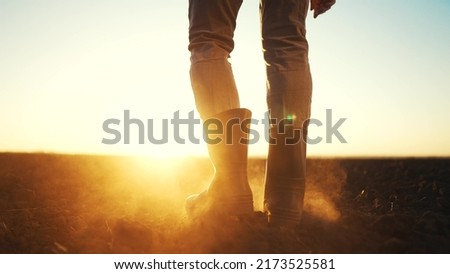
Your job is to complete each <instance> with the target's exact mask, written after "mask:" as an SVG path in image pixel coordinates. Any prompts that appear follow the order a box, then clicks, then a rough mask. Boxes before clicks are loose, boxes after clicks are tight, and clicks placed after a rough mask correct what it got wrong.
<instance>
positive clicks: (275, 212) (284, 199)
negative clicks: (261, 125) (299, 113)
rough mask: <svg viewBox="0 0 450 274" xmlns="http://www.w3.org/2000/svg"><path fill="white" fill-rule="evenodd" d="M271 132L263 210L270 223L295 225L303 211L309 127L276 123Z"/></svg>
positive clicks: (274, 224) (279, 225)
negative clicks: (281, 128) (281, 126)
mask: <svg viewBox="0 0 450 274" xmlns="http://www.w3.org/2000/svg"><path fill="white" fill-rule="evenodd" d="M280 131H281V132H280ZM270 136H271V140H270V143H269V153H268V158H267V164H266V165H267V166H266V182H265V193H264V210H265V212H266V214H267V216H268V222H269V225H270V226H272V227H287V228H292V227H294V226H296V225H297V224H298V223H299V222H300V220H301V217H302V212H303V200H304V195H305V174H306V142H305V141H304V139H306V138H305V137H304V136H306V130H303V129H301V128H296V129H294V128H293V127H292V126H290V127H289V126H284V130H280V129H277V128H275V127H274V128H272V129H271V130H270Z"/></svg>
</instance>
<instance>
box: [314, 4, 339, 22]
mask: <svg viewBox="0 0 450 274" xmlns="http://www.w3.org/2000/svg"><path fill="white" fill-rule="evenodd" d="M335 3H336V0H311V8H310V10H313V11H314V18H317V16H319V15H321V14H322V13H325V12H326V11H327V10H329V9H330V8H331V7H332V6H333V5H334V4H335Z"/></svg>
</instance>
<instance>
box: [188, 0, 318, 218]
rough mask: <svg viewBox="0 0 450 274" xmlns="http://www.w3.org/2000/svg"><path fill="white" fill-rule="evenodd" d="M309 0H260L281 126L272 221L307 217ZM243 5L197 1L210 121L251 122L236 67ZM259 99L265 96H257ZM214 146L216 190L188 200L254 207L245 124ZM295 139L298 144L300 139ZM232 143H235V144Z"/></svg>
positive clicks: (192, 28) (202, 103)
mask: <svg viewBox="0 0 450 274" xmlns="http://www.w3.org/2000/svg"><path fill="white" fill-rule="evenodd" d="M308 3H309V0H260V14H261V32H262V33H261V34H262V45H263V50H264V59H265V61H266V71H267V104H268V108H269V113H270V118H271V119H272V121H273V123H274V125H273V126H272V127H271V129H270V136H271V137H272V141H271V142H270V144H269V154H268V158H267V168H266V181H265V184H266V185H265V195H264V208H265V211H266V212H267V214H268V216H269V222H271V223H278V222H279V223H297V222H298V221H299V220H300V217H301V212H302V206H303V196H304V188H305V172H306V171H305V159H306V143H305V141H304V140H305V139H306V138H305V136H306V128H307V123H306V122H305V121H307V120H308V119H309V116H310V106H311V92H312V83H311V74H310V69H309V62H308V43H307V40H306V38H305V33H306V30H305V20H306V14H307V12H308ZM241 4H242V0H190V1H189V23H190V25H189V50H190V52H191V70H190V75H191V83H192V88H193V91H194V96H195V101H196V106H197V110H198V111H199V113H200V116H201V117H202V119H203V120H204V121H205V120H208V119H211V118H214V119H216V120H219V121H221V122H222V123H223V125H225V124H227V121H229V120H232V119H238V121H240V122H243V121H244V120H245V119H248V118H249V117H250V112H249V111H248V110H245V109H241V108H240V103H239V95H238V92H237V88H236V84H235V81H234V77H233V73H232V69H231V65H230V63H229V62H228V58H229V56H230V53H231V52H232V50H233V48H234V42H233V35H234V30H235V28H236V18H237V15H238V11H239V8H240V6H241ZM256 96H257V95H256ZM224 128H225V129H224V130H223V131H222V132H221V134H218V135H217V136H219V137H223V138H220V139H221V140H226V141H228V142H221V143H218V144H208V149H209V153H210V157H211V160H212V162H213V164H214V167H215V170H216V173H215V177H214V179H213V181H212V183H211V185H210V187H209V189H208V190H207V191H206V192H204V193H202V194H201V195H198V196H194V197H191V198H190V199H189V200H188V203H187V206H188V210H190V209H192V208H194V207H196V206H198V205H199V204H207V205H208V207H212V208H213V209H214V208H221V209H222V210H224V211H225V212H226V213H229V214H243V213H248V212H251V211H252V210H253V204H252V198H251V197H252V196H251V190H250V187H249V186H248V180H247V173H246V169H247V165H246V163H247V145H246V144H245V142H239V141H238V140H241V138H242V137H244V138H245V136H246V135H247V134H248V128H246V127H245V126H239V127H237V129H236V127H234V130H231V129H232V128H231V127H230V128H228V127H226V126H224ZM292 140H295V141H294V142H292ZM229 141H232V142H231V144H230V142H229Z"/></svg>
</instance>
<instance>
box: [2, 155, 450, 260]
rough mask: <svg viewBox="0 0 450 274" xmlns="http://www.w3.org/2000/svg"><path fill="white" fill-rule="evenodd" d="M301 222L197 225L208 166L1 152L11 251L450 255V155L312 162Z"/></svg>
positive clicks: (260, 171)
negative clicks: (195, 204) (191, 208)
mask: <svg viewBox="0 0 450 274" xmlns="http://www.w3.org/2000/svg"><path fill="white" fill-rule="evenodd" d="M307 166H308V176H307V193H306V198H305V212H304V216H303V219H302V222H301V223H300V225H299V226H298V227H296V228H295V229H293V230H277V229H272V228H270V227H268V226H267V224H266V217H265V216H264V214H263V213H262V212H261V209H262V196H263V185H264V167H265V160H264V159H251V160H250V162H249V166H248V171H249V179H250V183H251V187H252V190H253V193H254V200H255V213H254V214H253V215H252V216H248V217H245V218H240V219H237V218H223V219H215V220H213V219H211V220H204V219H196V220H192V219H189V218H187V216H186V213H185V210H184V199H185V198H186V197H187V196H188V195H190V194H193V193H197V192H200V191H202V190H203V189H205V188H206V186H207V185H208V182H209V180H210V179H211V177H212V176H213V169H212V167H211V164H210V163H209V161H208V160H207V159H202V158H180V159H147V158H137V157H113V156H82V155H78V156H74V155H58V154H8V153H4V154H0V253H449V252H450V218H449V217H450V214H449V213H450V159H420V158H419V159H308V162H307Z"/></svg>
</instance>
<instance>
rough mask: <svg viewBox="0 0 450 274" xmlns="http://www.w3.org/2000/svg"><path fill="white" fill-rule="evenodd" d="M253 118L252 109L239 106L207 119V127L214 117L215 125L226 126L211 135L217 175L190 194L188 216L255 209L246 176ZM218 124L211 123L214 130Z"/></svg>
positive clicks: (187, 205)
mask: <svg viewBox="0 0 450 274" xmlns="http://www.w3.org/2000/svg"><path fill="white" fill-rule="evenodd" d="M250 118H251V112H250V111H249V110H247V109H241V108H239V109H232V110H228V111H225V112H222V113H219V114H217V115H214V116H213V117H211V118H209V119H208V120H206V121H205V124H204V125H205V128H206V125H207V124H210V125H211V123H210V122H211V121H213V122H214V123H213V124H215V125H217V124H220V125H222V129H223V130H222V131H221V132H220V133H218V134H214V135H212V134H210V135H209V136H208V138H209V139H210V140H209V141H208V142H209V144H208V152H209V156H210V159H211V162H212V164H213V165H214V169H215V173H214V178H213V180H212V182H211V184H210V186H209V188H208V189H207V190H206V191H204V192H202V193H200V194H196V195H191V196H189V197H188V198H187V200H186V211H187V213H188V215H189V216H202V215H205V214H218V215H229V216H239V215H245V214H251V213H253V195H252V191H251V189H250V186H249V183H248V178H247V156H248V133H249V124H250ZM219 127H220V126H219ZM219 127H217V128H216V126H212V130H214V128H215V129H218V128H219ZM205 130H206V129H205ZM216 132H217V131H216ZM219 140H220V142H217V141H219ZM216 142H217V143H216Z"/></svg>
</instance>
